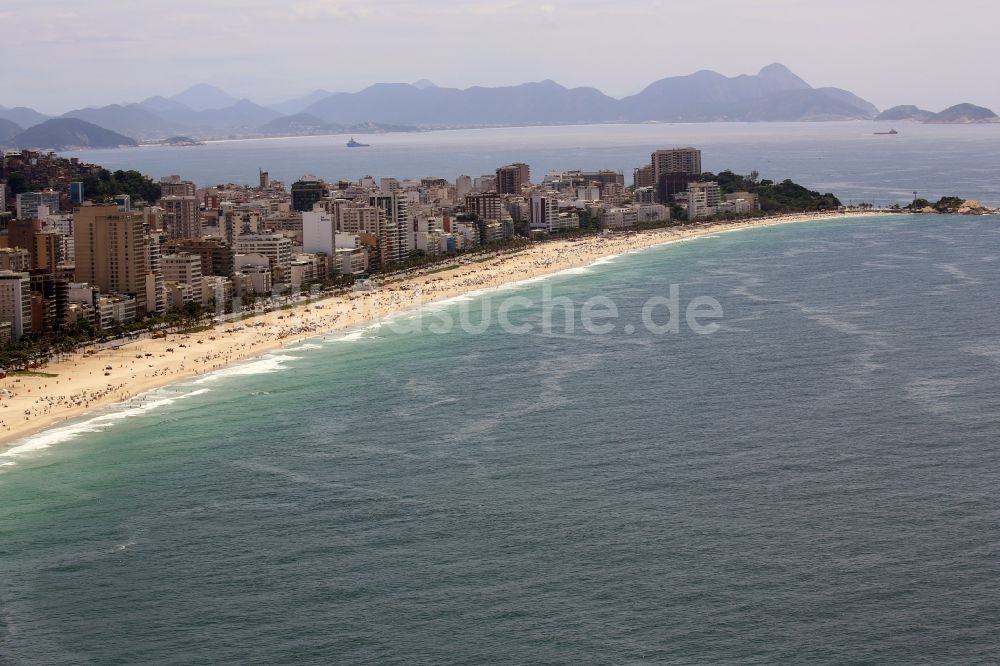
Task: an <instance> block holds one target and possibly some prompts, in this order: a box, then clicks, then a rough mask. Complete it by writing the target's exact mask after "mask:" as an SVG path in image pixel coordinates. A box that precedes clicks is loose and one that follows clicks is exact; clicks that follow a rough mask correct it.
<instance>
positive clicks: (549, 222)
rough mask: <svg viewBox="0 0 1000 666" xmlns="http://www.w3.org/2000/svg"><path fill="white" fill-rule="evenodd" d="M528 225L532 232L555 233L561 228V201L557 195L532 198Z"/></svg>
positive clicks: (551, 194) (550, 194)
mask: <svg viewBox="0 0 1000 666" xmlns="http://www.w3.org/2000/svg"><path fill="white" fill-rule="evenodd" d="M528 223H529V226H530V227H531V229H532V230H539V231H554V230H555V229H557V228H558V226H559V200H558V199H557V198H556V195H555V193H551V192H550V193H549V194H544V195H538V194H536V195H534V196H532V197H531V213H530V215H529V216H528Z"/></svg>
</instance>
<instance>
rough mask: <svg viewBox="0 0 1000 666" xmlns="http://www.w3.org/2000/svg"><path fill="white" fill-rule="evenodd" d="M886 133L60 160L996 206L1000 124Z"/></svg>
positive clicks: (697, 134) (396, 140) (858, 126)
mask: <svg viewBox="0 0 1000 666" xmlns="http://www.w3.org/2000/svg"><path fill="white" fill-rule="evenodd" d="M887 129H888V125H887V124H886V123H874V122H861V121H859V122H832V123H678V124H652V125H576V126H570V127H508V128H495V129H480V130H451V131H440V132H423V133H417V134H405V133H404V134H384V135H377V136H371V137H369V138H366V139H365V142H366V143H370V144H372V145H371V147H370V148H365V149H349V148H347V147H346V142H347V139H348V138H349V137H347V136H326V137H298V138H289V139H263V140H255V141H227V142H220V143H212V144H208V145H205V146H195V147H182V148H169V147H164V146H145V147H140V148H134V149H133V148H130V149H124V150H120V149H115V150H85V151H78V152H75V153H72V154H73V155H77V156H79V157H81V158H83V159H84V160H86V161H89V162H96V163H97V164H102V165H104V166H106V167H108V168H111V169H138V170H140V171H142V172H144V173H147V174H150V175H152V176H154V177H156V178H159V177H160V176H165V175H169V174H181V175H182V176H184V177H185V178H189V179H191V180H194V181H195V182H196V183H199V184H201V185H213V184H216V183H228V182H233V183H253V184H256V183H257V169H258V168H263V169H265V170H268V171H269V172H270V174H271V177H272V178H274V179H280V180H283V181H284V182H285V183H286V185H287V184H290V183H292V182H293V181H295V180H297V179H298V178H300V177H301V176H302V175H303V174H305V173H313V174H315V175H317V176H320V177H323V178H326V179H328V180H337V179H339V178H345V179H348V180H357V179H359V178H361V177H362V176H364V175H366V174H368V175H372V176H375V177H380V176H395V177H397V178H420V177H422V176H440V177H443V178H448V179H450V180H454V178H455V177H456V176H458V175H459V174H467V175H470V176H478V175H480V174H489V173H493V172H494V170H495V169H496V168H497V167H498V166H500V165H501V164H509V163H511V162H527V163H528V164H529V165H530V166H531V174H532V180H533V181H534V182H538V181H541V180H542V178H543V177H544V176H545V174H546V173H547V172H548V171H550V170H553V169H557V170H567V169H616V170H621V171H622V172H623V173H624V174H625V180H626V183H628V184H631V183H632V170H633V169H634V168H635V167H637V166H641V165H643V164H649V154H650V152H652V151H653V150H654V149H656V148H663V147H673V146H698V147H699V148H701V149H702V157H703V160H702V163H703V166H704V168H705V169H706V170H709V171H715V172H718V171H722V170H724V169H733V170H734V171H736V172H737V173H749V172H750V171H752V170H755V169H756V170H758V171H759V172H760V173H761V176H762V177H763V178H771V179H774V180H779V181H780V180H784V179H785V178H791V179H792V180H794V181H796V182H798V183H803V184H805V185H808V186H809V187H811V188H814V189H817V190H820V191H822V192H833V193H834V194H836V195H837V196H839V197H840V198H841V199H842V200H843V201H844V202H845V203H848V202H850V201H853V202H855V203H857V202H859V201H862V200H863V201H869V202H870V201H875V202H876V203H878V204H880V205H888V204H891V203H893V202H901V203H904V204H905V203H909V202H910V201H912V200H913V191H914V190H917V191H919V192H920V195H921V196H922V197H925V198H927V199H930V200H932V201H935V200H937V199H938V198H940V197H942V196H951V195H956V196H962V197H967V198H975V199H978V200H980V201H982V202H983V203H986V204H989V205H992V206H1000V196H998V195H997V190H996V188H995V187H994V181H995V179H996V174H997V173H1000V125H921V124H918V123H903V124H900V125H899V126H898V129H899V132H900V134H899V135H897V136H875V135H874V132H877V131H886V130H887Z"/></svg>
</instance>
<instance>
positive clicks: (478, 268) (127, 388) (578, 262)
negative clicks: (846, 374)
mask: <svg viewBox="0 0 1000 666" xmlns="http://www.w3.org/2000/svg"><path fill="white" fill-rule="evenodd" d="M879 214H880V213H878V212H863V213H861V212H859V213H853V212H852V213H842V214H832V215H831V214H830V213H824V214H802V215H786V216H776V217H768V218H760V219H757V220H753V221H742V222H735V223H720V224H713V225H706V226H702V227H698V228H672V229H657V230H652V231H642V232H631V233H616V234H608V235H603V236H585V237H581V238H578V239H573V240H569V239H567V240H556V241H549V242H544V243H535V244H532V245H530V246H528V247H526V248H525V249H523V250H518V251H516V252H513V253H506V254H497V255H495V256H489V255H486V256H485V258H484V256H483V255H477V256H474V257H469V258H466V259H465V260H463V261H461V262H460V263H459V264H457V265H456V266H454V267H452V268H448V269H446V270H441V269H440V268H436V267H430V268H429V269H425V270H423V271H420V272H417V273H416V274H413V275H408V276H406V277H404V278H400V279H389V280H387V281H386V282H385V283H384V284H383V285H382V286H381V287H380V288H378V289H377V290H373V291H360V292H353V293H351V294H348V295H346V296H335V297H329V298H324V299H322V300H318V299H317V300H313V301H312V302H311V303H301V304H299V305H296V306H295V307H292V308H290V309H287V310H275V311H273V312H271V313H268V314H264V315H260V316H257V317H253V318H249V319H245V320H242V321H238V322H237V321H234V322H227V323H224V324H219V325H217V326H215V327H213V328H212V329H211V330H206V331H200V332H197V333H191V334H188V335H184V334H179V333H178V334H170V335H168V336H167V337H166V338H165V339H152V338H150V337H148V336H145V337H143V338H142V339H139V340H136V341H132V342H125V341H123V342H121V343H120V344H119V345H117V346H116V347H115V348H109V349H105V350H101V351H97V352H95V353H92V354H85V353H83V351H81V352H80V353H77V354H74V355H72V356H70V357H67V358H64V359H61V360H56V361H51V362H50V363H49V364H48V365H46V366H45V367H42V368H38V373H39V374H34V375H10V376H8V377H6V378H5V379H2V380H0V449H6V448H9V447H11V446H13V445H15V444H16V443H17V442H18V440H22V439H24V438H25V437H28V436H29V435H31V434H33V433H37V432H38V431H41V430H44V429H46V428H48V427H51V426H54V425H56V424H60V423H62V422H64V421H67V420H70V419H74V418H76V417H79V416H81V415H83V414H86V413H88V412H92V411H94V410H97V409H99V408H101V407H106V406H108V405H112V404H115V403H120V402H124V401H128V400H133V399H135V398H136V397H137V396H141V395H142V394H144V393H147V392H149V391H151V390H152V389H155V388H159V387H162V386H165V385H167V384H171V383H174V382H178V381H181V380H185V379H189V378H192V377H196V376H198V375H203V374H207V373H211V372H215V371H218V370H221V369H223V368H225V367H227V366H229V365H231V364H233V363H236V362H239V361H243V360H246V359H249V358H251V357H253V356H257V355H260V354H263V353H266V352H270V351H274V350H275V349H278V348H280V347H283V346H286V345H290V344H292V343H294V342H298V341H300V340H303V339H306V338H310V337H314V336H319V335H323V334H326V333H330V332H333V331H337V330H344V329H350V328H352V327H358V326H361V325H364V324H366V323H371V322H374V321H379V320H381V319H384V318H386V317H388V316H391V315H393V314H396V313H399V312H402V311H404V310H407V309H410V308H413V307H417V306H420V305H424V304H427V303H432V302H435V301H441V300H445V299H449V298H454V297H457V296H461V295H463V294H468V293H470V292H474V291H480V290H487V289H493V288H500V287H503V286H504V285H507V284H510V283H513V282H519V281H523V280H528V279H532V278H537V277H542V276H545V275H550V274H553V273H557V272H560V271H564V270H567V269H571V268H577V267H581V266H586V265H588V264H591V263H593V262H595V261H597V260H599V259H601V258H603V257H608V256H613V255H617V254H621V253H623V252H628V251H632V250H638V249H643V248H648V247H653V246H655V245H660V244H663V243H670V242H676V241H680V240H684V239H689V238H697V237H699V236H708V235H715V234H718V233H720V232H728V231H737V230H742V229H753V228H759V227H765V226H772V225H778V224H790V223H794V222H803V221H808V220H822V219H834V218H843V217H848V216H851V217H871V216H876V215H879Z"/></svg>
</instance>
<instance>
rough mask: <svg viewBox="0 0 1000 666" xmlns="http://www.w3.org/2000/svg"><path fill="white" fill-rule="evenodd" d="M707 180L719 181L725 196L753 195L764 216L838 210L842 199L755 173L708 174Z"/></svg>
mask: <svg viewBox="0 0 1000 666" xmlns="http://www.w3.org/2000/svg"><path fill="white" fill-rule="evenodd" d="M704 178H705V180H715V181H718V183H719V189H721V190H722V193H723V194H731V193H733V192H751V193H753V194H756V195H757V197H758V199H760V209H761V211H762V212H764V213H790V212H803V211H820V210H836V209H838V208H840V206H841V203H840V199H838V198H837V197H836V196H834V195H833V194H831V193H830V192H827V193H826V194H820V193H819V192H815V191H813V190H810V189H809V188H807V187H803V186H802V185H799V184H797V183H794V182H792V181H791V180H788V179H786V180H783V181H781V182H780V183H775V182H774V181H773V180H767V179H764V180H760V179H759V174H758V173H757V172H756V171H754V172H752V173H750V174H749V175H746V176H741V175H739V174H735V173H733V172H732V171H723V172H721V173H719V174H718V175H716V174H711V173H706V174H704Z"/></svg>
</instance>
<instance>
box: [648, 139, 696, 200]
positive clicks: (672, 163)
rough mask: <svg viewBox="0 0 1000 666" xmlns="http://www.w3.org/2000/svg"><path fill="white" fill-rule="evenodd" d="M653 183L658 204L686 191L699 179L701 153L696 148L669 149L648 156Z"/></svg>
mask: <svg viewBox="0 0 1000 666" xmlns="http://www.w3.org/2000/svg"><path fill="white" fill-rule="evenodd" d="M650 166H652V168H653V183H654V185H655V186H656V193H657V198H658V199H659V201H660V203H669V202H670V199H671V197H673V195H674V194H677V193H678V192H684V191H686V190H687V184H688V183H690V182H692V181H696V180H699V179H700V178H701V173H702V171H701V151H700V150H698V149H697V148H670V149H666V150H657V151H654V152H653V154H652V155H650Z"/></svg>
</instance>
